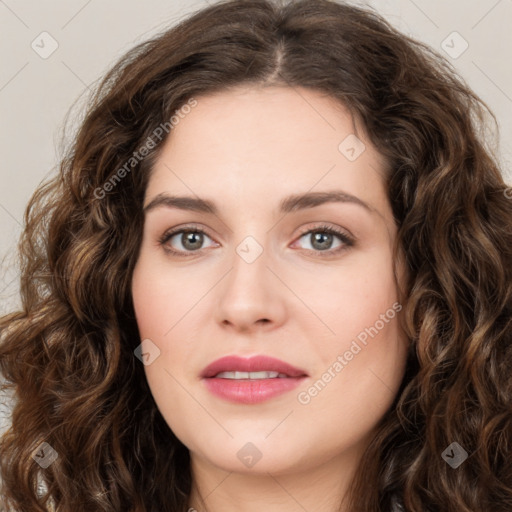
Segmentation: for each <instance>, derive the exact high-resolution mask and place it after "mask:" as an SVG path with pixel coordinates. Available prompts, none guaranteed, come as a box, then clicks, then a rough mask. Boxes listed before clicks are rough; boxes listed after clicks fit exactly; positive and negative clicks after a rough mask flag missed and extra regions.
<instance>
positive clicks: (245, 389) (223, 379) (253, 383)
mask: <svg viewBox="0 0 512 512" xmlns="http://www.w3.org/2000/svg"><path fill="white" fill-rule="evenodd" d="M306 377H308V375H307V373H306V372H305V371H304V370H301V369H299V368H296V367H294V366H292V365H290V364H288V363H285V362H284V361H281V360H279V359H275V358H273V357H268V356H253V357H249V358H242V357H239V356H226V357H222V358H220V359H217V360H216V361H214V362H213V363H211V364H209V365H208V366H207V367H206V368H205V369H204V370H203V371H202V372H201V378H202V379H203V382H204V383H205V385H206V388H207V389H208V391H210V392H211V393H212V394H214V395H216V396H218V397H220V398H223V399H225V400H228V401H230V402H235V403H242V404H256V403H260V402H264V401H265V400H269V399H270V398H273V397H275V396H278V395H281V394H283V393H286V392H287V391H291V390H292V389H294V388H296V387H297V386H298V385H299V384H300V383H301V382H302V381H303V380H304V379H305V378H306Z"/></svg>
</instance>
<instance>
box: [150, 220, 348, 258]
mask: <svg viewBox="0 0 512 512" xmlns="http://www.w3.org/2000/svg"><path fill="white" fill-rule="evenodd" d="M185 232H189V233H202V234H204V235H206V236H207V237H208V238H212V237H211V236H210V235H208V233H207V232H206V231H205V230H203V229H202V228H200V227H197V226H194V225H190V226H184V227H180V228H178V229H175V230H171V231H166V232H165V233H164V234H163V235H162V236H161V237H160V238H159V240H158V243H159V244H160V245H161V246H162V247H163V248H164V250H165V251H166V252H168V253H170V254H172V255H173V256H178V257H184V258H187V257H190V256H192V255H197V254H200V253H201V252H202V251H203V250H204V249H199V250H197V251H186V252H183V251H176V250H175V249H170V248H169V247H168V246H166V245H165V244H166V243H167V242H168V241H169V240H170V239H171V238H172V237H173V236H174V235H177V234H180V233H185ZM310 233H327V234H329V235H334V236H337V237H338V238H339V239H340V240H341V242H343V244H344V245H343V246H341V247H338V248H337V249H334V250H332V249H328V250H326V251H315V250H313V249H303V250H305V251H311V252H314V253H316V254H318V255H319V256H320V257H321V258H327V257H330V256H334V255H337V254H338V253H340V252H342V251H346V250H347V249H348V248H349V247H352V246H353V245H354V242H355V241H354V239H353V238H352V237H351V236H349V235H347V233H345V232H343V231H340V230H338V229H337V228H334V227H332V226H327V225H321V226H317V227H315V228H308V229H305V230H304V231H302V232H301V233H300V235H299V237H298V240H299V239H301V238H302V237H303V236H304V235H307V234H310Z"/></svg>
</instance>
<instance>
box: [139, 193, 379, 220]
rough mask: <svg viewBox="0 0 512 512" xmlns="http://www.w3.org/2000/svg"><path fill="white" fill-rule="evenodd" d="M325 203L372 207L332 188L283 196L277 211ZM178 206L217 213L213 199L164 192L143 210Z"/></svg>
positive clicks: (299, 208) (296, 209) (371, 209)
mask: <svg viewBox="0 0 512 512" xmlns="http://www.w3.org/2000/svg"><path fill="white" fill-rule="evenodd" d="M325 203H351V204H356V205H359V206H362V207H363V208H364V209H366V210H368V211H369V212H370V213H372V212H374V208H372V207H371V206H369V205H368V204H367V203H365V202H364V201H363V200H362V199H359V198H358V197H356V196H353V195H352V194H349V193H347V192H344V191H342V190H333V191H328V192H307V193H304V194H294V195H291V196H288V197H286V198H284V199H283V200H282V201H281V202H280V203H279V211H280V212H282V213H291V212H296V211H299V210H305V209H307V208H314V207H315V206H320V205H322V204H325ZM162 206H163V207H167V208H178V209H180V210H187V211H193V212H200V213H209V214H212V215H218V213H219V210H218V208H217V206H216V205H215V203H214V202H213V201H210V200H208V199H201V198H199V197H192V196H171V195H168V194H166V193H162V194H158V195H156V196H155V197H154V198H153V199H152V200H151V201H150V202H149V203H148V204H147V205H146V206H144V212H145V213H146V212H148V211H150V210H154V209H155V208H158V207H162Z"/></svg>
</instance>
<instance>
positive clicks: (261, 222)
mask: <svg viewBox="0 0 512 512" xmlns="http://www.w3.org/2000/svg"><path fill="white" fill-rule="evenodd" d="M197 101H198V103H197V106H195V108H193V109H191V110H190V112H189V113H188V114H186V115H184V116H183V118H182V119H181V120H180V122H179V124H178V125H176V126H175V127H174V128H173V130H172V132H171V134H170V137H169V139H168V140H167V141H166V143H165V146H164V147H163V148H162V150H163V151H162V153H161V155H160V157H159V159H158V161H157V163H156V165H155V167H154V169H153V173H152V175H151V178H150V181H149V184H148V188H147V191H146V196H145V201H144V206H145V207H147V210H146V219H145V226H144V234H143V241H142V246H141V252H140V256H139V259H138V261H137V264H136V267H135V270H134V275H133V283H132V293H133V301H134V307H135V313H136V317H137V322H138V326H139V330H140V335H141V340H145V341H144V342H143V343H142V348H143V353H145V354H147V355H145V356H144V357H143V359H144V362H145V366H144V368H145V372H146V376H147V379H148V383H149V386H150V388H151V392H152V394H153V396H154V399H155V401H156V403H157V405H158V408H159V410H160V411H161V413H162V415H163V417H164V418H165V420H166V422H167V423H168V425H169V427H170V428H171V429H172V430H173V431H174V433H175V434H176V435H177V437H178V438H179V439H180V440H181V441H182V442H183V443H184V444H185V445H186V446H187V447H188V448H189V449H190V451H191V456H192V458H193V460H194V461H202V462H203V463H204V464H209V465H213V466H215V467H217V468H222V469H224V470H226V471H236V472H249V471H252V472H262V473H263V472H272V473H274V474H279V473H285V472H287V471H291V470H292V468H293V471H297V470H300V469H307V468H308V467H311V466H312V465H321V464H323V463H327V462H328V461H333V460H337V461H338V462H339V463H343V461H344V460H348V458H350V457H355V456H356V454H360V452H361V450H362V449H363V447H364V446H365V445H366V443H367V441H368V439H369V436H370V435H371V433H372V429H373V428H374V427H375V426H376V424H377V422H378V421H379V420H380V419H381V417H382V416H383V415H384V414H385V412H386V411H387V409H388V408H389V407H390V405H391V403H392V402H393V399H394V397H395V395H396V393H397V390H398V387H399V385H400V382H401V380H402V377H403V373H404V370H405V360H406V353H407V340H406V338H405V336H404V335H403V334H402V333H401V331H400V330H399V327H398V322H397V317H398V315H399V313H398V312H399V311H400V309H401V307H402V305H401V304H399V302H398V301H399V299H398V295H397V287H396V284H395V281H394V278H393V259H392V245H393V240H394V237H395V234H396V227H395V225H394V222H393V217H392V212H391V208H390V204H389V201H388V199H387V196H386V190H385V187H384V182H383V177H382V176H383V173H384V161H383V159H382V157H381V156H380V155H379V154H378V153H377V152H376V150H375V149H374V147H373V146H372V145H371V144H370V142H369V141H368V140H367V139H366V138H365V137H364V136H363V135H362V133H361V127H359V129H358V130H357V133H358V135H357V137H358V138H356V135H355V132H356V128H355V127H354V124H353V120H352V118H351V117H350V115H349V114H348V112H347V111H345V110H344V109H343V108H342V107H341V106H339V105H338V103H336V102H335V101H334V100H333V99H331V98H329V97H326V96H325V95H321V94H319V93H317V92H314V91H311V90H307V89H301V88H299V89H292V88H285V87H283V88H277V87H272V88H267V89H264V90H263V89H256V88H237V89H235V90H231V91H228V92H222V93H218V94H215V95H211V96H207V97H200V98H197ZM327 193H329V194H332V196H329V197H328V196H327ZM185 197H186V198H187V199H177V198H185ZM336 198H337V200H334V199H336ZM325 199H330V200H325ZM206 201H207V202H208V203H205V202H206ZM365 205H366V206H365ZM186 230H188V231H189V233H187V232H185V233H184V232H183V231H186ZM198 230H199V231H198ZM329 230H334V231H333V232H331V231H329ZM170 231H173V232H175V234H172V235H171V234H170ZM201 231H204V234H202V233H201ZM336 232H339V234H338V233H336ZM173 251H176V252H173ZM226 356H235V359H228V360H224V362H222V361H221V362H220V363H219V364H218V365H214V366H210V365H211V364H212V363H213V362H215V361H217V360H219V359H221V358H224V357H226ZM257 356H258V357H257ZM259 356H264V357H266V358H274V360H272V361H269V360H268V359H264V358H259ZM236 358H239V359H236ZM253 358H256V359H253ZM258 358H259V360H258ZM275 359H277V360H278V361H277V362H276V361H275ZM279 361H280V362H279ZM286 364H287V365H290V366H291V367H293V368H290V367H287V366H286ZM209 366H210V367H209ZM208 367H209V368H208ZM236 372H239V373H236ZM244 372H246V373H244ZM247 372H251V373H247ZM253 372H257V373H253ZM265 372H270V373H265ZM278 374H279V376H276V375H278Z"/></svg>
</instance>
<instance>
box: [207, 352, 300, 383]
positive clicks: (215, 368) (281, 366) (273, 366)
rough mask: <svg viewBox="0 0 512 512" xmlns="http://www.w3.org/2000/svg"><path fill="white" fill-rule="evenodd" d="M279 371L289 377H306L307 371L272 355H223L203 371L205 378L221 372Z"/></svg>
mask: <svg viewBox="0 0 512 512" xmlns="http://www.w3.org/2000/svg"><path fill="white" fill-rule="evenodd" d="M263 371H269V372H279V373H284V374H285V375H287V376H288V377H305V376H307V373H306V372H305V371H304V370H301V369H300V368H296V367H295V366H292V365H291V364H288V363H285V362H284V361H281V360H280V359H276V358H274V357H270V356H253V357H247V358H244V357H239V356H235V355H231V356H225V357H221V358H220V359H217V360H215V361H213V363H211V364H209V365H208V366H207V367H206V368H205V369H204V370H203V371H202V372H201V377H202V378H203V379H205V378H209V377H215V375H217V374H218V373H220V372H263Z"/></svg>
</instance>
